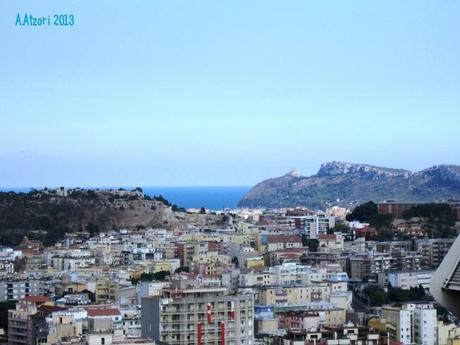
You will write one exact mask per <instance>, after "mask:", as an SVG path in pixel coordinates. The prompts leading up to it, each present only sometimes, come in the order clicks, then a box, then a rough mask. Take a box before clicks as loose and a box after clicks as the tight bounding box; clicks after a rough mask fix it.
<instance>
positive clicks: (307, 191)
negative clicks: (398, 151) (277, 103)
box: [238, 162, 460, 209]
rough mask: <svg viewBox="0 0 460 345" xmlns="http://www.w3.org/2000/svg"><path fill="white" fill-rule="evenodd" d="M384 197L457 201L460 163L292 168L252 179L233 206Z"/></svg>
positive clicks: (313, 204)
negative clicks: (415, 167)
mask: <svg viewBox="0 0 460 345" xmlns="http://www.w3.org/2000/svg"><path fill="white" fill-rule="evenodd" d="M389 199H392V200H396V201H401V202H403V201H405V202H409V201H410V202H428V201H438V200H447V199H460V166H458V165H436V166H433V167H430V168H427V169H424V170H421V171H417V172H412V171H408V170H404V169H391V168H382V167H376V166H372V165H368V164H353V163H344V162H329V163H323V164H322V165H321V167H320V169H319V171H318V173H317V174H316V175H313V176H309V177H306V176H302V175H300V174H299V173H298V172H297V171H292V172H290V173H288V174H286V175H284V176H281V177H275V178H271V179H268V180H265V181H262V182H260V183H258V184H257V185H255V186H254V187H253V188H252V189H251V190H250V191H249V192H248V193H246V195H244V196H243V198H242V199H241V200H240V202H239V204H238V206H239V207H267V208H280V207H295V206H305V207H310V208H319V209H324V208H326V207H329V206H332V205H340V206H347V207H351V206H354V205H357V204H360V203H362V202H366V201H369V200H373V201H375V202H379V201H383V200H389Z"/></svg>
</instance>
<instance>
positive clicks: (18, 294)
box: [0, 280, 44, 301]
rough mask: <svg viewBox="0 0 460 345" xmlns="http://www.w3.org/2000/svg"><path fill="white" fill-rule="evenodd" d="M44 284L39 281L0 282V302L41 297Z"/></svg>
mask: <svg viewBox="0 0 460 345" xmlns="http://www.w3.org/2000/svg"><path fill="white" fill-rule="evenodd" d="M43 291H44V284H43V282H42V281H40V280H16V281H1V282H0V301H8V300H10V301H14V300H16V301H17V300H20V299H23V298H25V297H27V296H35V295H42V294H43Z"/></svg>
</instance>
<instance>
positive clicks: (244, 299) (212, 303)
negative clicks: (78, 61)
mask: <svg viewBox="0 0 460 345" xmlns="http://www.w3.org/2000/svg"><path fill="white" fill-rule="evenodd" d="M226 292H227V290H226V289H225V288H188V289H170V290H164V291H163V295H162V296H161V297H160V296H156V297H147V298H143V299H142V309H141V310H142V317H141V319H142V336H143V337H146V338H149V339H151V340H155V341H161V342H164V343H167V344H170V345H204V344H215V345H218V344H220V343H221V341H222V339H225V344H227V345H251V344H253V341H254V334H253V329H254V297H253V294H252V293H249V292H248V293H242V294H237V295H228V294H227V293H226Z"/></svg>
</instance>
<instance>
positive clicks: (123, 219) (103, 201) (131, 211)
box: [0, 188, 222, 245]
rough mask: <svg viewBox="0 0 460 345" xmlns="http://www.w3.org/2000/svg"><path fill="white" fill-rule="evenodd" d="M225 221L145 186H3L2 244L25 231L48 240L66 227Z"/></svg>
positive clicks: (69, 229) (0, 209)
mask: <svg viewBox="0 0 460 345" xmlns="http://www.w3.org/2000/svg"><path fill="white" fill-rule="evenodd" d="M188 223H191V224H196V225H198V226H206V225H211V224H218V225H220V224H222V216H216V215H213V214H189V213H186V212H185V210H183V209H180V208H178V207H177V206H175V205H171V204H169V202H168V201H167V200H165V199H164V198H162V197H156V198H151V197H149V196H147V195H144V193H143V191H142V189H140V188H136V189H134V190H123V189H118V190H102V189H101V190H91V189H80V188H73V189H64V188H58V189H43V190H33V191H31V192H29V193H14V192H0V245H2V244H3V245H15V244H18V243H19V242H20V240H21V239H22V236H24V235H27V236H29V237H32V238H37V239H42V240H44V241H45V242H47V243H48V244H51V243H53V242H54V241H55V240H58V239H60V238H62V236H63V234H64V233H65V232H80V231H89V232H92V233H93V234H94V233H95V232H98V231H107V230H111V229H122V228H142V227H158V228H165V229H174V228H176V227H181V226H185V225H186V224H188Z"/></svg>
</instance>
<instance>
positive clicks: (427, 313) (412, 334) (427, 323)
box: [381, 304, 437, 345]
mask: <svg viewBox="0 0 460 345" xmlns="http://www.w3.org/2000/svg"><path fill="white" fill-rule="evenodd" d="M381 315H382V318H383V319H384V320H385V322H386V324H387V325H386V326H387V331H388V332H389V334H390V337H391V338H392V339H393V340H396V341H400V342H402V343H403V344H407V345H409V344H418V345H436V344H437V313H436V309H434V307H433V305H432V304H405V305H403V306H402V307H383V308H382V309H381ZM382 321H383V320H382Z"/></svg>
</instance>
